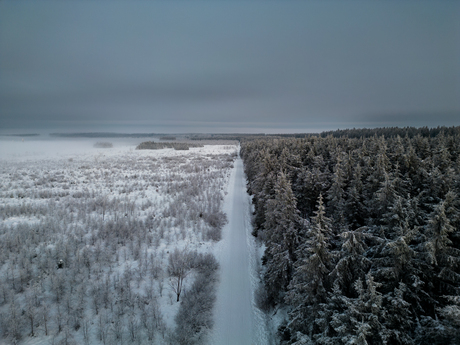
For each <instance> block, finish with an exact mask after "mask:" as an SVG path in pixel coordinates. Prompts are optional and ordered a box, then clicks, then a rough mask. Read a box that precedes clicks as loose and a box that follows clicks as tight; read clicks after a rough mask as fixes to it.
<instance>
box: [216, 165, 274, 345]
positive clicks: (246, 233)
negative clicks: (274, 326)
mask: <svg viewBox="0 0 460 345" xmlns="http://www.w3.org/2000/svg"><path fill="white" fill-rule="evenodd" d="M224 212H225V213H226V214H227V217H228V221H229V222H228V224H227V225H226V226H225V228H224V230H223V240H222V241H221V242H220V243H219V244H218V245H217V246H216V252H215V255H216V257H217V259H218V260H219V262H220V265H221V269H220V284H219V288H218V291H217V301H216V305H215V309H214V317H215V325H214V332H213V335H212V336H211V339H210V342H209V343H210V344H212V345H245V344H248V345H256V344H257V345H262V344H268V339H267V338H266V337H267V332H266V329H265V321H264V320H265V318H264V315H263V313H262V312H261V311H260V310H258V309H257V308H256V307H255V303H254V291H255V288H256V286H257V283H258V275H257V258H256V247H255V243H254V240H253V239H252V237H251V235H250V233H251V223H250V215H249V212H250V204H249V196H248V194H247V193H246V187H245V178H244V172H243V162H242V160H241V159H240V158H238V159H237V160H236V162H235V167H234V169H233V171H232V174H231V176H230V181H229V185H228V194H227V196H226V199H225V204H224Z"/></svg>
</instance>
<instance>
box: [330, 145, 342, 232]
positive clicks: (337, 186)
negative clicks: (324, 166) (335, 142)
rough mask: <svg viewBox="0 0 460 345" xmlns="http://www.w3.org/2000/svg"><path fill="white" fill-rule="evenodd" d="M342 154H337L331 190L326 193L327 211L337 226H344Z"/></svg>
mask: <svg viewBox="0 0 460 345" xmlns="http://www.w3.org/2000/svg"><path fill="white" fill-rule="evenodd" d="M342 155H343V154H342V153H341V152H339V153H338V154H337V162H336V164H335V166H334V174H333V178H332V185H331V188H329V190H328V191H327V199H328V200H329V202H328V210H329V212H330V214H332V217H333V219H334V223H336V224H338V226H339V227H340V226H342V227H343V226H344V223H345V190H344V189H345V187H346V185H345V183H346V181H345V175H346V171H345V166H344V165H345V164H344V161H343V160H344V159H343V157H342Z"/></svg>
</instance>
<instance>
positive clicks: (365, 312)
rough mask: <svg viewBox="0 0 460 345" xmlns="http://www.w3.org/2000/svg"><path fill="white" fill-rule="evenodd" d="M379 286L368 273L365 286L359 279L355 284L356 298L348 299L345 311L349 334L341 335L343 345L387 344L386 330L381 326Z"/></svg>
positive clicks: (387, 335)
mask: <svg viewBox="0 0 460 345" xmlns="http://www.w3.org/2000/svg"><path fill="white" fill-rule="evenodd" d="M379 286H380V284H379V283H376V282H375V281H374V278H373V277H372V275H371V274H370V273H368V274H367V275H366V285H364V284H363V281H362V280H361V279H358V280H357V281H356V283H355V289H356V291H357V292H358V297H357V298H354V299H350V300H349V302H348V309H347V310H346V311H345V313H346V315H347V319H348V320H349V322H350V324H351V325H350V326H351V327H348V330H351V332H350V333H349V334H343V337H342V341H343V342H344V343H345V344H360V345H361V344H362V345H364V344H376V345H377V344H387V343H388V338H389V334H388V330H387V329H386V328H385V326H384V324H382V322H381V321H382V316H383V314H384V310H383V308H382V300H383V298H382V294H381V293H380V292H378V291H377V288H378V287H379Z"/></svg>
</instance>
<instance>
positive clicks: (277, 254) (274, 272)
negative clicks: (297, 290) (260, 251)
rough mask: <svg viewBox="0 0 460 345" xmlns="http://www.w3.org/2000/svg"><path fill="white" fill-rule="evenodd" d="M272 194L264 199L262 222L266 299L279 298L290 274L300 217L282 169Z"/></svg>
mask: <svg viewBox="0 0 460 345" xmlns="http://www.w3.org/2000/svg"><path fill="white" fill-rule="evenodd" d="M274 191H275V196H274V198H273V199H270V200H268V201H267V204H266V212H265V213H266V219H265V223H264V229H265V237H266V246H267V247H266V250H265V258H266V271H265V275H264V276H265V285H266V289H267V292H268V295H269V298H270V299H271V300H273V301H276V302H277V301H279V294H280V293H283V292H284V291H285V289H286V287H287V285H288V284H289V281H290V280H291V277H292V271H293V265H294V262H295V261H296V253H295V250H296V248H297V246H298V244H299V238H300V236H301V231H302V230H303V229H302V227H303V220H302V219H301V217H300V215H299V213H300V212H299V211H298V210H297V205H296V199H295V197H294V194H293V192H292V189H291V184H290V182H289V180H288V179H287V177H286V175H285V174H284V173H283V172H280V173H279V174H278V178H277V181H276V183H275V188H274Z"/></svg>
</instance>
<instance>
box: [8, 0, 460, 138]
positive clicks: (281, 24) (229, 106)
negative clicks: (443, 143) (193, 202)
mask: <svg viewBox="0 0 460 345" xmlns="http://www.w3.org/2000/svg"><path fill="white" fill-rule="evenodd" d="M438 125H447V126H452V125H460V1H440V0H437V1H410V2H409V1H318V2H315V1H210V0H208V1H202V2H199V1H151V2H150V1H145V2H140V1H125V2H119V1H80V2H77V1H30V2H28V1H5V0H3V1H1V0H0V129H1V130H11V129H13V130H15V129H20V128H29V129H43V128H49V129H51V130H56V129H68V130H69V131H80V130H98V131H99V130H115V131H127V132H133V131H142V132H265V133H280V132H316V131H322V130H329V129H337V128H353V127H356V128H359V127H380V126H417V127H419V126H430V127H433V126H438Z"/></svg>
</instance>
